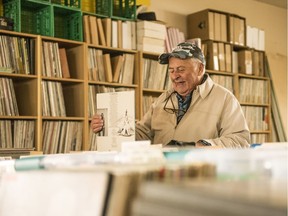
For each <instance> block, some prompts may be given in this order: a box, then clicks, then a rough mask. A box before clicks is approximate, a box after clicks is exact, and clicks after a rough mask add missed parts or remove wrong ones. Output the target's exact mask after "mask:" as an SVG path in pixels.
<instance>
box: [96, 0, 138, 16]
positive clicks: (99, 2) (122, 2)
mask: <svg viewBox="0 0 288 216" xmlns="http://www.w3.org/2000/svg"><path fill="white" fill-rule="evenodd" d="M96 14H98V15H103V16H107V17H112V18H120V19H121V18H123V19H132V20H135V19H136V0H96Z"/></svg>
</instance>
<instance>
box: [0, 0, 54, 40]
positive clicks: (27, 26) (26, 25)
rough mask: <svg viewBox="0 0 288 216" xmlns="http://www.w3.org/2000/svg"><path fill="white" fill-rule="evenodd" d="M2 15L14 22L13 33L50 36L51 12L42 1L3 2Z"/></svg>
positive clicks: (6, 0)
mask: <svg viewBox="0 0 288 216" xmlns="http://www.w3.org/2000/svg"><path fill="white" fill-rule="evenodd" d="M4 14H5V16H7V17H10V18H12V19H13V20H14V30H15V31H18V32H24V33H31V34H40V35H45V36H52V33H53V31H52V27H53V25H52V18H51V16H52V10H51V6H50V4H47V3H44V1H42V2H41V3H40V2H37V1H29V0H27V1H24V0H22V1H21V0H13V1H9V0H4Z"/></svg>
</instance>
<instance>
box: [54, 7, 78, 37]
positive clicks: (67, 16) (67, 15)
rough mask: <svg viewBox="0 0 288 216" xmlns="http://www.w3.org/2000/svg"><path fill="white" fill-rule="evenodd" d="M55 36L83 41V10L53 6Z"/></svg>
mask: <svg viewBox="0 0 288 216" xmlns="http://www.w3.org/2000/svg"><path fill="white" fill-rule="evenodd" d="M53 11H54V37H58V38H64V39H69V40H76V41H83V34H82V31H83V30H82V13H81V11H78V10H74V9H72V8H71V9H68V8H63V7H59V6H53Z"/></svg>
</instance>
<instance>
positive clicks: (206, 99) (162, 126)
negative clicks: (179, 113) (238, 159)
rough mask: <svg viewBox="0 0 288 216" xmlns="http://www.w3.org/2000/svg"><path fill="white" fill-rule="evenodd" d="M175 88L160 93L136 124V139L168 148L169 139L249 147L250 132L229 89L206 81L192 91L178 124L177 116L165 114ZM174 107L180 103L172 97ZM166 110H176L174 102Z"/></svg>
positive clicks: (208, 79) (210, 80) (221, 145)
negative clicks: (189, 101) (167, 99)
mask: <svg viewBox="0 0 288 216" xmlns="http://www.w3.org/2000/svg"><path fill="white" fill-rule="evenodd" d="M172 92H173V89H170V90H168V91H167V92H165V93H163V94H161V95H160V96H159V98H158V99H157V100H156V101H155V102H154V103H153V104H152V105H151V107H150V109H149V111H148V112H147V113H146V114H145V115H144V117H143V119H142V120H141V121H139V122H137V124H136V139H137V140H147V139H149V140H151V142H152V143H154V144H164V145H166V144H167V143H168V142H169V141H170V140H172V139H174V140H177V141H185V142H197V141H198V140H200V139H204V140H206V141H208V142H210V143H211V144H212V145H213V146H219V147H230V148H244V147H249V146H250V145H249V143H250V132H249V129H248V126H247V123H246V120H245V117H244V115H243V112H242V109H241V106H240V104H239V102H238V100H237V99H236V97H235V96H234V95H233V94H232V93H231V92H230V91H228V90H227V89H225V88H223V87H222V86H220V85H218V84H216V83H214V82H213V81H212V79H211V78H210V77H209V76H208V78H207V80H206V81H205V82H204V83H203V84H201V85H199V86H198V87H197V88H196V90H195V91H194V92H193V95H192V101H191V104H190V107H189V109H188V110H187V112H186V114H185V115H184V117H183V118H182V120H181V121H180V122H179V124H178V125H177V123H176V114H175V113H174V114H171V113H168V112H166V111H165V110H164V109H163V107H164V104H165V101H166V100H165V99H166V98H167V97H169V95H170V94H171V93H172ZM171 99H172V100H173V103H174V107H175V108H176V109H178V101H177V98H176V95H175V94H172V96H171ZM166 107H167V108H173V106H172V103H171V100H169V101H168V102H167V105H166Z"/></svg>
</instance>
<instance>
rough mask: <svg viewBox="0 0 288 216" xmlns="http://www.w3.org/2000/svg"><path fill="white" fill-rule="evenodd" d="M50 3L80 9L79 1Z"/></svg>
mask: <svg viewBox="0 0 288 216" xmlns="http://www.w3.org/2000/svg"><path fill="white" fill-rule="evenodd" d="M51 3H52V4H58V5H61V6H65V7H72V8H77V9H79V10H80V9H81V0H51Z"/></svg>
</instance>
